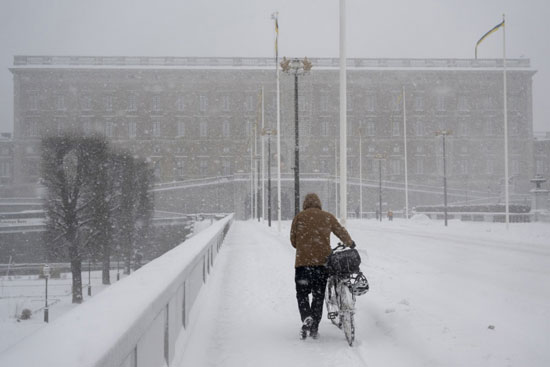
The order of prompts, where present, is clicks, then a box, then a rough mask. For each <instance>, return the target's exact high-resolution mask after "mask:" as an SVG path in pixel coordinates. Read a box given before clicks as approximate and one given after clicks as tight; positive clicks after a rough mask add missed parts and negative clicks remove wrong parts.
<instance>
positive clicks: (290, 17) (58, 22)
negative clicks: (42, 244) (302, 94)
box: [0, 0, 550, 131]
mask: <svg viewBox="0 0 550 367" xmlns="http://www.w3.org/2000/svg"><path fill="white" fill-rule="evenodd" d="M338 4H339V0H240V1H229V0H158V1H152V0H150V1H145V0H95V1H78V0H2V2H1V5H0V10H1V11H0V106H1V108H0V131H12V129H13V127H12V125H13V84H12V78H11V74H10V72H9V71H8V67H10V66H11V65H12V64H13V55H106V56H110V55H124V56H126V55H129V56H136V55H140V56H141V55H144V56H149V55H152V56H161V55H162V56H272V55H273V38H274V30H273V22H272V20H271V19H270V14H271V13H272V12H273V11H275V10H277V11H279V28H280V38H279V46H280V55H281V56H284V55H288V56H310V57H338V50H339V48H338ZM346 4H347V33H348V34H347V53H348V57H366V58H378V57H418V58H473V56H474V45H475V42H476V41H477V40H478V39H479V37H481V35H483V34H484V33H485V32H486V31H488V30H489V29H490V28H492V27H493V26H495V25H496V24H497V23H499V22H500V21H501V20H502V14H503V13H505V14H506V22H507V28H506V38H507V39H506V43H507V45H506V47H507V57H509V58H518V57H526V58H530V59H531V65H532V67H533V68H535V69H537V70H538V72H537V74H535V76H534V88H533V89H534V102H533V110H534V127H535V130H546V131H550V103H548V102H547V98H546V96H548V95H550V43H549V41H548V36H549V35H550V2H549V1H548V0H500V1H497V0H461V1H451V0H415V1H412V0H394V1H366V0H346ZM501 46H502V33H501V31H499V32H497V33H495V34H493V35H491V37H489V38H488V39H487V40H486V41H484V42H483V43H482V45H481V46H480V48H479V57H480V58H500V57H502V48H501Z"/></svg>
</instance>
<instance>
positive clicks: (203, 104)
mask: <svg viewBox="0 0 550 367" xmlns="http://www.w3.org/2000/svg"><path fill="white" fill-rule="evenodd" d="M207 108H208V98H207V97H206V96H205V95H201V96H199V109H200V111H201V112H205V111H206V109H207Z"/></svg>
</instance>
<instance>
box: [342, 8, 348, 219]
mask: <svg viewBox="0 0 550 367" xmlns="http://www.w3.org/2000/svg"><path fill="white" fill-rule="evenodd" d="M346 97H347V96H346V1H345V0H340V222H341V223H342V225H346V219H347V213H348V209H347V204H348V195H347V168H348V165H347V162H346V161H347V115H346V114H347V103H346Z"/></svg>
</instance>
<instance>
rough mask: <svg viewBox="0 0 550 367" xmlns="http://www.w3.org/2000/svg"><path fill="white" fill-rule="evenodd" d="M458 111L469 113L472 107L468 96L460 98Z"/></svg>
mask: <svg viewBox="0 0 550 367" xmlns="http://www.w3.org/2000/svg"><path fill="white" fill-rule="evenodd" d="M458 110H459V111H469V110H470V105H469V104H468V98H467V97H466V96H458Z"/></svg>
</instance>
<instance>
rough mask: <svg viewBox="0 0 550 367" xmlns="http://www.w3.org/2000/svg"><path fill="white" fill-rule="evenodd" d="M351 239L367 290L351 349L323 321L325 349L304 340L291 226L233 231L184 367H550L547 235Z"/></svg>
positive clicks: (478, 227) (484, 230)
mask: <svg viewBox="0 0 550 367" xmlns="http://www.w3.org/2000/svg"><path fill="white" fill-rule="evenodd" d="M348 229H349V231H350V233H351V235H352V237H353V238H354V240H355V241H356V242H357V243H358V245H359V248H360V252H361V254H362V257H363V265H362V269H363V271H364V272H365V273H366V275H367V277H368V278H369V281H370V283H371V291H370V292H369V293H368V294H367V295H365V296H362V297H360V298H359V299H358V302H357V314H356V329H357V331H356V339H357V342H356V345H355V346H354V347H353V348H350V347H349V346H348V345H347V343H346V341H345V338H344V336H343V334H342V332H341V331H340V330H338V329H336V328H335V327H334V326H332V325H331V324H330V322H329V321H328V320H327V319H326V318H325V319H324V320H323V322H322V323H321V326H320V334H321V337H320V339H318V340H310V339H308V340H306V341H301V340H299V339H298V329H299V326H300V320H299V316H298V310H297V305H296V299H295V291H294V278H293V277H294V268H293V261H294V251H293V249H292V248H291V247H290V244H289V241H288V223H284V224H283V230H282V231H281V233H278V232H277V230H276V225H275V226H274V227H272V228H267V227H266V226H265V224H259V223H256V222H235V224H234V225H233V227H232V229H231V230H230V232H229V234H228V237H227V239H226V242H225V244H224V246H223V248H222V252H221V253H220V255H221V256H219V258H218V260H217V264H216V267H215V271H214V273H213V275H212V277H211V279H210V280H209V282H208V284H207V286H206V288H205V289H204V292H205V294H204V297H201V298H202V299H203V300H204V302H202V303H201V305H200V306H201V311H200V315H199V317H198V319H197V320H196V322H195V323H194V324H193V325H192V328H191V337H190V338H189V339H188V344H187V345H186V348H185V353H184V359H183V361H182V362H183V363H182V366H183V365H189V366H228V367H232V366H235V367H236V366H239V367H241V366H254V367H257V366H313V365H314V366H384V367H388V366H407V367H409V366H469V367H471V366H499V367H501V366H547V365H549V363H550V351H549V349H548V348H547V346H548V345H549V342H550V340H549V338H550V337H549V336H550V282H549V280H550V245H548V244H547V243H546V242H547V239H548V238H550V226H530V225H529V226H526V225H524V226H523V227H519V226H512V228H511V230H510V231H509V232H503V229H504V228H503V225H502V224H475V223H469V224H464V223H460V222H456V223H451V226H450V227H449V228H445V229H444V228H443V227H442V226H441V223H439V222H434V223H411V222H405V221H394V222H392V223H389V222H384V223H378V222H375V221H351V222H350V223H349V224H348ZM334 243H335V242H334Z"/></svg>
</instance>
